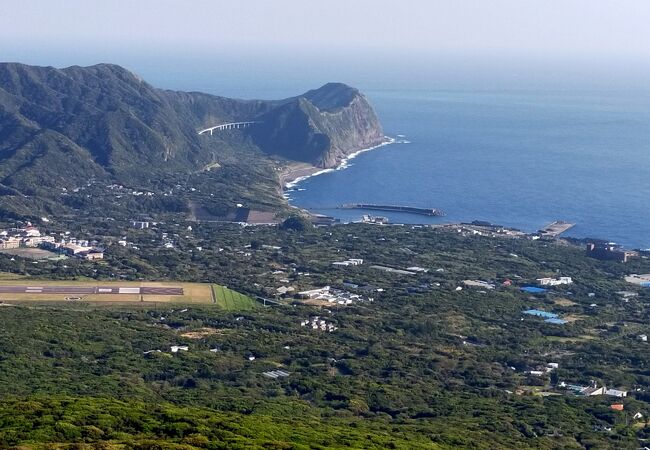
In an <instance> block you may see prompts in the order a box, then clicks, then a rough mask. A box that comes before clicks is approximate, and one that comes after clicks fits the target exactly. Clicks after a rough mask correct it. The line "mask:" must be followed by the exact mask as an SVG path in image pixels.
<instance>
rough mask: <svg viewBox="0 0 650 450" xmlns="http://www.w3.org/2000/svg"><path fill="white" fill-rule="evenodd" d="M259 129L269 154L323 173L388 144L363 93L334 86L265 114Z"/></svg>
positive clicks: (259, 139) (257, 133)
mask: <svg viewBox="0 0 650 450" xmlns="http://www.w3.org/2000/svg"><path fill="white" fill-rule="evenodd" d="M260 121H261V124H260V126H258V127H256V128H255V132H254V135H255V138H256V142H257V143H258V145H259V146H260V148H262V149H263V150H264V151H266V152H268V153H272V154H277V155H281V156H283V157H285V158H287V159H290V160H294V161H301V162H307V163H310V164H313V165H315V166H317V167H321V168H331V167H335V166H336V165H338V164H339V163H340V162H341V160H342V159H343V158H345V157H346V156H348V155H349V154H351V153H353V152H356V151H358V150H362V149H365V148H369V147H373V146H376V145H379V144H381V143H382V142H384V139H385V137H384V133H383V130H382V127H381V124H380V123H379V119H378V118H377V115H376V114H375V111H374V110H373V108H372V107H371V106H370V104H369V102H368V100H367V99H366V97H365V96H364V95H363V94H361V93H360V92H359V91H358V90H357V89H354V88H351V87H350V86H347V85H345V84H341V83H328V84H326V85H324V86H323V87H321V88H319V89H315V90H312V91H309V92H307V93H305V94H304V95H301V96H299V97H295V98H293V99H289V100H287V101H284V102H282V104H281V105H280V106H278V107H277V108H274V109H272V110H270V111H269V112H267V113H266V114H263V115H262V116H261V117H260Z"/></svg>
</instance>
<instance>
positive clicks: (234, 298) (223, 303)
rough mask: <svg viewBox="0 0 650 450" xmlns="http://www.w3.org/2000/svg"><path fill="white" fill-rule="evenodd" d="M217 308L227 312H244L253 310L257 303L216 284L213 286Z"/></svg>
mask: <svg viewBox="0 0 650 450" xmlns="http://www.w3.org/2000/svg"><path fill="white" fill-rule="evenodd" d="M213 289H214V297H215V298H216V299H217V306H219V307H220V308H223V309H227V310H229V311H246V310H250V309H253V308H255V307H256V306H257V303H256V302H255V300H253V299H252V298H250V297H248V296H246V295H244V294H240V293H239V292H236V291H233V290H231V289H228V288H227V287H225V286H220V285H218V284H215V285H213Z"/></svg>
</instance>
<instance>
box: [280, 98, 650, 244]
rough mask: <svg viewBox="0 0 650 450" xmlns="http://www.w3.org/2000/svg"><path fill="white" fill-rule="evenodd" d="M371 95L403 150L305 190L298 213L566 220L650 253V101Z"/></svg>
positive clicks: (368, 156)
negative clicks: (395, 209) (437, 212)
mask: <svg viewBox="0 0 650 450" xmlns="http://www.w3.org/2000/svg"><path fill="white" fill-rule="evenodd" d="M365 93H366V95H367V96H368V98H369V100H370V101H371V103H372V104H373V106H374V107H375V109H376V111H377V113H378V115H379V117H380V119H381V122H382V124H383V126H384V130H385V133H386V134H387V135H388V136H390V137H392V138H395V139H396V141H397V142H396V143H395V144H391V145H387V146H383V147H380V148H378V149H375V150H372V151H368V152H365V153H361V154H359V155H358V156H357V157H356V158H354V159H352V160H350V161H349V162H348V163H347V165H346V167H345V168H344V169H341V170H335V171H332V172H329V173H324V174H321V175H318V176H314V177H311V178H308V179H306V180H304V181H302V182H300V183H298V184H297V185H296V186H295V187H294V188H293V189H292V190H290V191H289V192H288V196H289V199H290V202H291V204H293V205H296V206H299V207H303V208H308V209H310V210H312V211H314V212H318V213H323V214H327V215H331V216H335V217H338V218H341V219H342V220H343V221H353V220H358V219H360V217H361V215H362V214H364V211H360V210H343V209H338V208H337V206H338V205H341V204H345V203H382V204H399V205H410V206H419V207H431V208H440V209H442V210H443V211H445V212H446V214H447V215H446V216H445V217H425V216H417V215H409V214H399V213H388V212H377V211H376V212H373V213H372V214H374V215H382V216H386V217H388V218H389V219H390V220H391V222H397V223H449V222H461V221H462V222H468V221H473V220H482V221H488V222H491V223H495V224H500V225H506V226H510V227H515V228H519V229H521V230H524V231H536V230H538V229H540V228H541V227H543V226H544V225H546V224H548V223H549V222H552V221H554V220H565V221H569V222H574V223H576V226H575V227H574V228H573V229H572V230H570V231H569V232H568V233H566V236H573V237H580V238H600V239H607V240H609V241H612V242H617V243H620V244H623V245H625V246H627V247H632V248H648V247H650V92H647V91H642V92H630V91H548V90H541V91H530V90H525V91H503V90H501V91H476V92H471V91H422V90H370V91H366V92H365ZM366 213H367V212H366Z"/></svg>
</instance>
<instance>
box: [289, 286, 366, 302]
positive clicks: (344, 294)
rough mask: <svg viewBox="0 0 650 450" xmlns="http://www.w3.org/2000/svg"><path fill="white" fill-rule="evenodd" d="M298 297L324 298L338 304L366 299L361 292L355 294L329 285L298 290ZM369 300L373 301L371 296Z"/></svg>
mask: <svg viewBox="0 0 650 450" xmlns="http://www.w3.org/2000/svg"><path fill="white" fill-rule="evenodd" d="M298 298H301V299H305V300H324V301H326V302H328V303H335V304H338V305H350V304H352V303H353V302H355V301H363V300H365V299H364V298H363V296H361V295H359V294H353V293H352V292H348V291H343V290H340V289H332V288H331V287H329V286H325V287H322V288H319V289H312V290H309V291H302V292H298ZM368 301H372V299H371V298H369V299H368Z"/></svg>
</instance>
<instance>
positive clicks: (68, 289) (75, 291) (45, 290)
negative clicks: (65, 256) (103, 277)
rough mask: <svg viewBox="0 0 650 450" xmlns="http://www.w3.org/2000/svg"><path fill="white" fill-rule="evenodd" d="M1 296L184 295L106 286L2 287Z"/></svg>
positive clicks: (171, 289) (175, 290) (170, 290)
mask: <svg viewBox="0 0 650 450" xmlns="http://www.w3.org/2000/svg"><path fill="white" fill-rule="evenodd" d="M0 294H67V295H77V296H78V295H91V294H142V295H183V288H179V287H150V286H144V287H131V286H121V287H119V286H118V287H106V286H53V285H50V286H39V285H38V284H33V285H29V286H0Z"/></svg>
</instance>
